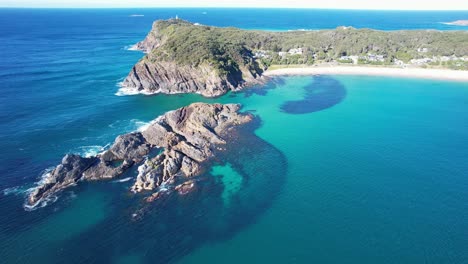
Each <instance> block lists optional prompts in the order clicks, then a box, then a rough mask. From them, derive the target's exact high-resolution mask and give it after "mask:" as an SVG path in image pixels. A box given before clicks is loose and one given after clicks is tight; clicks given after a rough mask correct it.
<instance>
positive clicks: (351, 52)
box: [119, 18, 468, 97]
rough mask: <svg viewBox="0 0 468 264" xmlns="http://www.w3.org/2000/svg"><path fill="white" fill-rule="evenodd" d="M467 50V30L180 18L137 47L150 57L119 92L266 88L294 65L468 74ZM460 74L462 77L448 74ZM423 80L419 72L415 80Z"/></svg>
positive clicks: (157, 27) (157, 25)
mask: <svg viewBox="0 0 468 264" xmlns="http://www.w3.org/2000/svg"><path fill="white" fill-rule="evenodd" d="M457 23H460V24H461V23H462V22H457ZM466 47H468V32H465V31H436V30H407V31H405V30H400V31H379V30H372V29H355V28H353V27H338V28H336V29H334V30H315V31H291V32H271V31H259V30H241V29H238V28H232V27H228V28H220V27H213V26H206V25H200V24H198V23H190V22H188V21H184V20H181V19H178V18H176V19H169V20H160V21H156V22H154V24H153V28H152V30H151V31H150V32H149V34H148V35H147V36H146V38H145V39H144V40H143V41H141V42H139V43H137V44H136V45H134V47H133V49H136V50H141V51H144V52H145V53H147V54H146V55H145V56H144V57H143V58H142V59H141V60H140V61H139V62H138V63H137V64H136V65H135V66H134V67H133V69H132V70H131V72H130V73H129V75H128V76H127V77H126V78H125V80H124V81H123V82H122V88H121V89H120V91H119V94H136V93H142V94H156V93H166V94H176V93H198V94H201V95H203V96H206V97H215V96H220V95H223V94H225V93H226V92H228V91H236V90H240V89H243V88H244V87H246V86H250V85H255V84H260V83H263V82H265V81H266V80H267V77H266V76H265V72H267V71H271V70H272V69H275V68H284V67H289V66H291V65H294V66H295V67H296V68H297V67H304V68H308V67H310V66H316V67H317V66H318V67H323V66H325V67H329V66H335V67H336V66H366V68H361V69H368V67H387V68H403V69H407V68H421V69H424V68H434V69H446V70H468V49H467V48H466ZM342 68H344V67H338V68H335V71H336V70H337V69H342ZM382 71H383V70H380V71H379V72H382ZM325 72H326V71H325ZM360 72H366V71H360ZM376 72H377V71H374V72H373V74H375V73H376ZM390 72H394V73H397V72H398V73H399V74H400V73H401V72H403V71H388V73H390ZM406 72H408V73H410V72H414V71H406V70H405V71H404V72H403V73H406ZM438 73H440V74H442V75H444V76H446V75H445V72H442V71H433V72H431V73H428V74H424V76H428V77H434V78H437V77H443V76H442V75H441V76H439V75H438ZM267 75H268V74H267ZM400 75H401V74H400ZM459 75H463V73H459V74H454V75H453V74H451V75H450V76H459ZM466 75H468V74H466ZM418 76H421V74H419V73H418V74H414V77H418Z"/></svg>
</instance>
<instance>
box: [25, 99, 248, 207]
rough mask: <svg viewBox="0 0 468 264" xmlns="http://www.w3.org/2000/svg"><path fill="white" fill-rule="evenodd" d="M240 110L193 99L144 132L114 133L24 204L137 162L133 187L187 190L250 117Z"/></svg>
mask: <svg viewBox="0 0 468 264" xmlns="http://www.w3.org/2000/svg"><path fill="white" fill-rule="evenodd" d="M239 109H240V106H239V105H235V104H227V105H221V104H205V103H194V104H191V105H189V106H186V107H183V108H180V109H177V110H175V111H170V112H167V113H166V114H164V115H162V116H160V117H158V118H157V119H155V120H154V121H153V122H152V123H151V125H150V126H149V127H148V128H147V129H146V130H144V131H143V132H133V133H129V134H125V135H122V136H119V137H117V139H116V140H115V142H114V144H113V145H112V146H111V147H110V148H109V149H108V150H106V151H104V152H103V153H101V154H99V155H97V156H94V157H81V156H79V155H74V154H68V155H66V156H65V157H64V158H63V159H62V162H61V163H60V164H59V165H58V166H57V167H56V168H55V169H54V170H52V171H51V172H50V173H48V174H47V175H46V176H45V178H44V180H43V181H41V182H40V183H39V185H38V186H37V187H36V188H35V189H34V190H33V191H32V192H31V193H30V195H29V197H28V199H27V203H28V205H29V206H34V205H37V204H38V203H40V202H41V201H42V200H43V199H47V198H48V197H50V196H53V195H55V194H57V193H59V192H61V191H63V190H64V189H66V188H68V187H70V186H73V185H75V184H77V183H78V182H80V181H96V180H106V179H113V178H116V177H119V176H121V175H122V174H123V173H125V172H126V171H127V170H128V169H129V168H131V167H133V166H136V165H138V166H139V167H138V176H137V178H136V181H135V183H134V185H133V187H132V188H131V189H132V191H134V192H141V191H154V190H156V189H157V187H159V186H161V185H162V184H163V183H166V184H172V185H175V190H176V191H178V192H179V193H182V194H183V193H186V192H188V191H190V188H192V187H193V185H194V182H193V181H191V179H192V178H193V177H194V176H197V175H199V174H201V173H202V172H203V171H204V169H205V168H204V164H205V162H207V161H208V160H209V159H211V158H212V157H213V153H214V151H215V150H222V148H223V145H225V143H226V142H227V141H229V140H230V134H231V133H233V130H234V129H236V127H238V126H241V125H243V124H246V123H248V122H250V121H251V120H252V119H253V116H252V115H250V114H240V113H239V112H238V111H239ZM152 153H154V156H152V155H151V154H152ZM157 195H158V194H157V192H156V194H154V195H152V196H150V198H149V201H150V200H151V199H154V197H157Z"/></svg>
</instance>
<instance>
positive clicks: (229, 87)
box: [122, 20, 264, 97]
mask: <svg viewBox="0 0 468 264" xmlns="http://www.w3.org/2000/svg"><path fill="white" fill-rule="evenodd" d="M197 27H199V26H197V25H193V24H191V23H189V22H185V21H180V20H168V21H156V22H155V23H154V25H153V28H152V30H151V32H150V33H149V34H148V36H147V37H146V38H145V39H144V40H143V41H141V42H139V43H137V44H136V45H135V46H134V48H135V49H138V50H141V51H143V52H146V53H148V54H147V55H146V56H145V57H144V58H143V59H141V60H140V61H139V62H138V63H137V64H136V65H135V66H134V67H133V68H132V70H131V71H130V73H129V74H128V76H127V77H126V78H125V80H124V81H123V83H122V87H123V89H122V90H125V91H127V92H128V93H131V94H134V93H135V92H139V93H143V94H156V93H164V94H178V93H197V94H201V95H203V96H205V97H215V96H220V95H223V94H225V93H226V92H228V91H236V90H240V89H242V88H244V87H246V86H249V85H254V84H260V83H263V82H264V79H263V78H262V73H263V71H264V67H262V66H261V65H260V64H259V63H258V62H257V61H256V59H255V57H254V56H253V54H252V52H251V51H250V50H249V49H247V48H246V47H243V46H242V45H235V46H234V45H233V44H230V43H219V41H214V40H206V42H201V43H200V42H199V43H194V45H193V50H196V49H197V48H199V47H202V48H201V49H203V52H195V51H192V50H184V49H183V48H181V47H180V46H178V44H175V43H174V42H176V40H174V39H176V38H177V39H180V38H187V39H190V38H194V36H192V34H193V35H196V34H197V33H194V30H190V29H191V28H194V29H195V28H197ZM168 28H171V30H168ZM187 28H188V29H187ZM207 28H208V27H207ZM209 28H210V30H213V32H215V31H216V30H217V28H215V27H209ZM173 32H176V33H173ZM213 34H216V33H213ZM229 45H233V47H229V49H228V50H229V52H228V51H226V50H223V49H227V48H225V46H229ZM199 53H200V54H199ZM201 54H203V55H201ZM197 56H199V58H197Z"/></svg>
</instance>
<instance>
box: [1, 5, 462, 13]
mask: <svg viewBox="0 0 468 264" xmlns="http://www.w3.org/2000/svg"><path fill="white" fill-rule="evenodd" d="M176 8H180V9H315V10H350V11H422V12H424V11H435V12H437V11H441V12H442V11H449V12H450V11H454V12H456V11H458V12H464V11H467V12H468V9H379V8H331V7H328V8H327V7H286V6H285V7H282V6H276V7H261V6H254V7H248V6H236V7H234V6H223V7H219V6H128V7H124V6H116V7H104V6H81V7H78V6H76V7H74V6H69V7H65V6H0V9H176Z"/></svg>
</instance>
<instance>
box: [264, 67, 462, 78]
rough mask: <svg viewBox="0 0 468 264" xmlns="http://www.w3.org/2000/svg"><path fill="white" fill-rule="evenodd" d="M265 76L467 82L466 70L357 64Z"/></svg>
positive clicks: (278, 70) (279, 70)
mask: <svg viewBox="0 0 468 264" xmlns="http://www.w3.org/2000/svg"><path fill="white" fill-rule="evenodd" d="M264 74H265V75H266V76H278V75H314V74H327V75H372V76H395V77H406V78H425V79H437V80H451V81H461V82H468V71H455V70H445V69H422V68H384V67H359V66H317V67H298V68H283V69H277V70H268V71H266V72H265V73H264Z"/></svg>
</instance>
